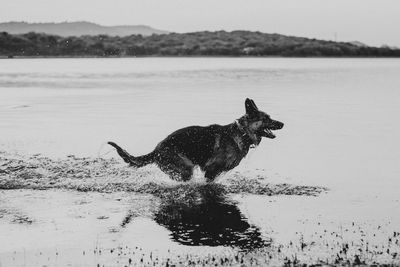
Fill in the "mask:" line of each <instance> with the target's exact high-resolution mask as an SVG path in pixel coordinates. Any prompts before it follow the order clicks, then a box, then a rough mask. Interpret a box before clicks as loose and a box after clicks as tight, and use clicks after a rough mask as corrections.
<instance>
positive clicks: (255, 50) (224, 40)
mask: <svg viewBox="0 0 400 267" xmlns="http://www.w3.org/2000/svg"><path fill="white" fill-rule="evenodd" d="M0 56H3V57H4V56H9V57H14V56H46V57H57V56H68V57H87V56H89V57H108V56H114V57H123V56H281V57H400V49H393V48H391V47H379V48H378V47H369V46H361V45H360V44H354V43H344V42H333V41H323V40H317V39H308V38H303V37H295V36H285V35H281V34H269V33H261V32H250V31H233V32H226V31H217V32H208V31H205V32H193V33H169V34H160V35H150V36H142V35H130V36H125V37H120V36H107V35H95V36H89V35H85V36H80V37H74V36H71V37H61V36H56V35H47V34H43V33H34V32H30V33H27V34H17V35H13V34H8V33H6V32H3V33H1V32H0Z"/></svg>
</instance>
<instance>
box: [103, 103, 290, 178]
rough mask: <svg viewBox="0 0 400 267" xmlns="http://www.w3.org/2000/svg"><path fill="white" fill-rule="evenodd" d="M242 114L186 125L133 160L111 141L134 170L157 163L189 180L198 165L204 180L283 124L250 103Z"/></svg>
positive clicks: (236, 161) (232, 165)
mask: <svg viewBox="0 0 400 267" xmlns="http://www.w3.org/2000/svg"><path fill="white" fill-rule="evenodd" d="M245 107H246V114H245V115H244V116H242V117H241V118H239V119H238V120H236V121H235V122H233V123H231V124H228V125H224V126H221V125H216V124H214V125H210V126H206V127H202V126H190V127H186V128H183V129H180V130H177V131H175V132H173V133H172V134H170V135H169V136H167V138H165V139H164V140H163V141H161V142H160V143H159V144H158V145H157V147H156V148H155V149H154V151H153V152H151V153H149V154H147V155H143V156H139V157H134V156H131V155H130V154H129V153H127V152H126V151H125V150H123V149H122V148H121V147H119V146H118V145H117V144H115V143H114V142H108V144H110V145H111V146H113V147H115V148H116V149H117V152H118V154H119V155H120V156H121V157H122V158H123V160H124V161H125V162H126V163H129V164H130V165H131V166H134V167H143V166H145V165H147V164H150V163H155V164H157V165H158V166H159V167H160V169H161V170H162V171H164V172H165V173H167V174H168V175H170V176H171V177H172V178H174V179H177V180H183V181H186V180H189V179H190V178H191V176H192V174H193V168H194V167H195V166H196V165H198V166H200V168H201V170H203V171H204V172H205V174H204V175H205V177H206V178H207V179H208V180H210V181H211V180H213V179H214V178H215V177H217V176H218V175H219V174H221V173H222V172H226V171H229V170H231V169H233V168H235V167H236V166H237V165H239V163H240V161H241V160H242V159H243V158H244V157H245V156H246V155H247V153H248V152H249V149H250V147H251V146H257V145H258V144H259V143H260V142H261V138H262V137H268V138H275V135H274V134H273V133H272V132H271V130H279V129H282V127H283V123H282V122H279V121H276V120H272V119H271V118H270V116H269V115H268V114H266V113H265V112H262V111H260V110H258V108H257V106H256V105H255V103H254V101H253V100H251V99H248V98H247V99H246V101H245Z"/></svg>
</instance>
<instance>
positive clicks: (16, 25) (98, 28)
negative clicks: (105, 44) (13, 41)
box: [0, 21, 168, 37]
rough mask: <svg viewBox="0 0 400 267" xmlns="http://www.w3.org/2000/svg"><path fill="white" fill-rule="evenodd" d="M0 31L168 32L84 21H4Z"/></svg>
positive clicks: (70, 33) (63, 33)
mask: <svg viewBox="0 0 400 267" xmlns="http://www.w3.org/2000/svg"><path fill="white" fill-rule="evenodd" d="M0 32H8V33H11V34H24V33H28V32H37V33H45V34H52V35H59V36H63V37H68V36H82V35H99V34H105V35H110V36H128V35H132V34H141V35H143V36H148V35H152V34H165V33H168V32H167V31H162V30H157V29H153V28H151V27H149V26H145V25H132V26H131V25H125V26H102V25H99V24H95V23H91V22H86V21H79V22H61V23H26V22H5V23H0Z"/></svg>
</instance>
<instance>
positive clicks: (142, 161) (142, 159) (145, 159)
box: [108, 142, 154, 168]
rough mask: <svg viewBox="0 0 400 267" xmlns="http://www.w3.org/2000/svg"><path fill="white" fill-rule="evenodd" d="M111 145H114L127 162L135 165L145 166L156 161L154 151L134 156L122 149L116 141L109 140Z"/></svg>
mask: <svg viewBox="0 0 400 267" xmlns="http://www.w3.org/2000/svg"><path fill="white" fill-rule="evenodd" d="M108 144H109V145H111V146H113V147H114V148H115V149H116V150H117V152H118V155H120V156H121V158H122V159H123V160H124V161H125V162H126V163H129V164H130V165H132V166H134V167H138V168H139V167H143V166H145V165H147V164H150V163H153V162H154V152H151V153H149V154H147V155H143V156H139V157H134V156H132V155H130V154H129V153H128V152H126V151H125V150H124V149H122V148H121V147H120V146H119V145H117V144H116V143H114V142H108Z"/></svg>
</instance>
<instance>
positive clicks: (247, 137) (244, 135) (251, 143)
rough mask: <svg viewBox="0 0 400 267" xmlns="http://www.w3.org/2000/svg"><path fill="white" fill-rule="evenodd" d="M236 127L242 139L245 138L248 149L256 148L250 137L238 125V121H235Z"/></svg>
mask: <svg viewBox="0 0 400 267" xmlns="http://www.w3.org/2000/svg"><path fill="white" fill-rule="evenodd" d="M235 124H236V127H237V128H238V130H239V132H241V133H242V137H245V138H246V139H247V140H248V141H249V143H250V145H249V146H250V148H254V147H256V145H255V144H254V143H253V142H252V141H251V140H252V139H251V137H250V136H249V133H248V132H247V131H246V130H245V129H244V127H243V126H242V125H241V124H240V122H239V120H235Z"/></svg>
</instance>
